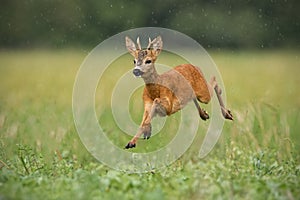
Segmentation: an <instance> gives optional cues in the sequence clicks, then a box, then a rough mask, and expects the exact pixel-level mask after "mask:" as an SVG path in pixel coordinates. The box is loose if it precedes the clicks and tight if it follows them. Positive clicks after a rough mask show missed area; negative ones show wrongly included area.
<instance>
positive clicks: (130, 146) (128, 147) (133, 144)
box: [125, 142, 135, 149]
mask: <svg viewBox="0 0 300 200" xmlns="http://www.w3.org/2000/svg"><path fill="white" fill-rule="evenodd" d="M134 147H135V143H132V142H128V144H127V145H126V146H125V149H130V148H134Z"/></svg>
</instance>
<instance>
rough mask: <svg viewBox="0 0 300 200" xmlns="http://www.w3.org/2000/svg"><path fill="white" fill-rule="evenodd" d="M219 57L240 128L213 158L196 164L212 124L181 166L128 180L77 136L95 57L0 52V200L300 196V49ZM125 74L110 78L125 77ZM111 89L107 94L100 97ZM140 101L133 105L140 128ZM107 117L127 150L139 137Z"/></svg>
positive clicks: (169, 125) (233, 127) (160, 138)
mask: <svg viewBox="0 0 300 200" xmlns="http://www.w3.org/2000/svg"><path fill="white" fill-rule="evenodd" d="M210 53H211V56H212V58H213V60H214V61H215V62H216V64H217V66H218V68H219V70H220V72H221V74H222V77H223V81H224V83H225V86H226V94H227V102H228V108H230V109H231V111H232V112H233V115H234V116H235V121H234V122H226V123H225V126H224V129H223V133H222V136H221V138H220V139H219V141H218V143H217V145H216V146H215V148H214V149H213V151H212V152H211V153H210V154H209V155H208V156H207V157H206V158H205V159H199V158H198V157H197V155H198V149H199V145H200V144H201V142H202V139H203V129H204V128H205V126H204V127H202V128H199V130H198V134H197V137H196V138H195V141H194V143H193V145H192V147H191V148H190V149H189V150H188V151H187V152H186V153H185V154H184V155H183V156H182V157H181V158H180V159H179V160H177V161H176V162H174V163H173V164H171V165H169V166H166V168H164V169H162V170H156V169H153V171H151V172H149V173H144V174H127V173H123V172H119V171H115V170H112V169H110V168H108V167H107V166H104V165H102V164H101V163H99V162H97V160H95V159H94V158H93V157H92V156H91V155H90V154H89V153H88V152H87V151H86V149H85V148H84V146H83V145H82V143H81V141H80V139H79V137H78V135H77V132H76V129H75V125H74V122H73V115H72V89H73V83H74V81H75V78H76V73H77V70H78V69H79V66H80V64H81V63H82V61H83V59H84V58H85V56H86V55H87V53H86V52H81V51H78V50H65V51H63V50H59V51H53V50H28V51H21V50H20V51H13V50H10V51H2V52H0V80H1V82H0V199H300V93H299V85H300V78H299V74H300V56H299V55H300V54H299V53H300V52H299V51H296V50H269V51H268V50H266V51H262V50H261V51H245V52H243V51H242V52H239V51H225V52H222V51H213V52H210ZM161 56H163V55H161ZM122 59H123V60H122V63H123V66H124V67H125V68H126V69H125V68H124V71H126V70H128V69H130V67H131V65H132V59H131V58H130V57H129V56H128V57H124V58H122ZM159 59H160V58H159ZM162 59H171V58H169V57H165V58H162ZM118 67H119V66H116V70H115V71H111V72H108V73H111V74H114V75H115V76H116V77H118V76H120V74H122V72H120V71H117V69H118ZM110 69H113V68H110ZM103 81H107V82H105V83H106V84H107V85H109V80H103ZM107 92H109V91H101V90H100V91H99V90H98V91H97V96H96V100H97V99H98V100H99V99H101V98H102V97H103V95H104V94H107ZM140 94H141V91H140V90H137V92H136V93H134V94H133V97H132V99H131V100H130V102H131V104H130V105H129V107H130V111H131V114H132V118H133V120H134V121H136V123H139V120H140V119H141V115H142V102H141V97H140ZM133 105H135V106H136V107H137V108H138V109H134V108H133ZM102 107H103V105H102ZM96 108H97V105H96ZM107 110H108V112H102V111H103V110H102V111H101V112H98V113H97V114H98V116H99V119H100V121H101V122H103V123H104V124H103V126H104V127H105V130H106V131H107V132H109V133H113V134H111V135H109V138H110V139H111V140H112V141H113V142H114V143H115V144H117V145H119V146H120V147H121V146H123V145H125V144H126V142H127V141H128V139H129V138H130V137H129V136H127V135H125V136H124V134H122V131H120V130H119V129H118V127H116V124H115V123H114V122H113V121H112V116H111V114H110V112H109V110H110V108H109V106H107ZM124 117H126V116H124ZM174 123H176V116H175V117H171V118H170V119H168V120H167V121H166V124H165V127H164V129H163V131H162V132H164V131H165V132H172V130H173V129H174V125H173V124H174ZM200 123H204V122H202V121H200ZM175 128H176V127H175ZM171 136H172V135H164V134H163V133H160V134H158V135H155V136H153V137H152V138H151V139H150V140H148V141H141V142H139V143H138V148H136V149H134V150H132V151H139V149H140V150H141V151H143V152H145V151H147V150H152V147H153V146H155V145H156V144H159V142H165V141H167V140H169V139H170V137H171Z"/></svg>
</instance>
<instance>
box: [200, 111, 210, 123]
mask: <svg viewBox="0 0 300 200" xmlns="http://www.w3.org/2000/svg"><path fill="white" fill-rule="evenodd" d="M200 117H201V119H203V120H204V121H205V120H207V119H209V115H208V113H207V112H206V111H205V110H203V109H202V112H200Z"/></svg>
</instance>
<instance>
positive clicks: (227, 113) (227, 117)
mask: <svg viewBox="0 0 300 200" xmlns="http://www.w3.org/2000/svg"><path fill="white" fill-rule="evenodd" d="M225 119H229V120H233V116H232V114H231V112H230V110H227V112H226V114H225Z"/></svg>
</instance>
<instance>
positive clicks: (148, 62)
mask: <svg viewBox="0 0 300 200" xmlns="http://www.w3.org/2000/svg"><path fill="white" fill-rule="evenodd" d="M125 40H126V48H127V50H128V51H129V53H130V54H131V55H132V56H133V57H134V61H133V62H134V69H133V74H134V75H135V76H136V77H141V78H143V80H144V82H145V88H144V92H143V101H144V115H143V119H142V122H141V125H140V127H139V129H138V131H137V133H136V135H135V136H134V137H133V138H132V139H131V140H130V141H129V143H128V144H127V145H126V146H125V148H126V149H128V148H133V147H135V146H136V143H137V140H138V139H139V138H140V137H141V136H142V134H143V136H144V139H149V138H150V136H151V120H152V118H153V117H154V116H156V115H158V116H166V115H168V116H169V115H172V114H173V113H175V112H177V111H179V110H180V109H182V108H183V107H184V106H185V105H186V104H187V103H188V102H189V101H191V100H193V102H194V104H195V105H196V108H197V110H198V112H199V115H200V117H201V119H203V120H207V119H208V118H209V115H208V113H207V112H206V111H205V110H204V109H202V108H201V107H200V105H199V104H198V102H197V100H198V101H199V102H201V103H205V104H207V103H208V102H209V101H210V99H211V97H212V94H213V90H214V91H215V93H216V95H217V98H218V100H219V103H220V106H221V112H222V114H223V116H224V118H226V119H229V120H233V116H232V114H231V112H230V111H229V110H228V109H226V108H225V106H224V103H223V100H222V97H221V89H220V88H219V87H218V84H217V82H216V78H215V77H212V78H211V80H210V82H209V83H207V82H206V80H205V79H204V76H203V74H202V72H201V71H200V69H199V68H198V67H195V66H193V65H191V64H182V65H179V66H176V67H174V68H173V69H172V70H170V71H167V72H165V73H163V74H158V73H157V71H156V69H155V66H154V63H155V61H156V59H157V57H158V55H159V54H160V52H161V50H162V46H163V42H162V38H161V37H160V36H158V37H156V38H155V39H154V40H152V41H151V39H150V38H149V44H148V47H147V48H146V49H142V48H141V44H140V40H139V38H137V46H136V45H135V43H134V42H133V41H132V40H131V39H130V38H129V37H126V38H125Z"/></svg>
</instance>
